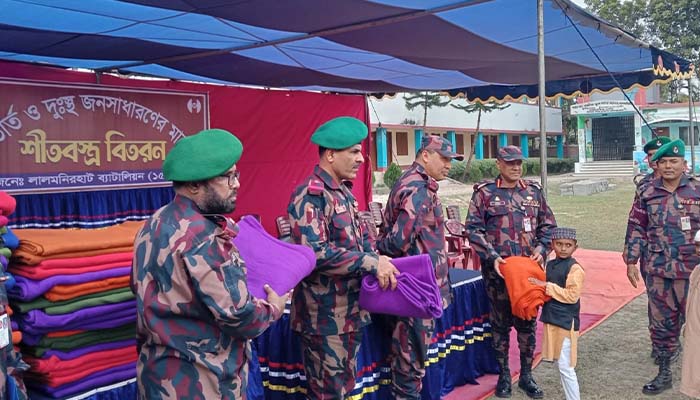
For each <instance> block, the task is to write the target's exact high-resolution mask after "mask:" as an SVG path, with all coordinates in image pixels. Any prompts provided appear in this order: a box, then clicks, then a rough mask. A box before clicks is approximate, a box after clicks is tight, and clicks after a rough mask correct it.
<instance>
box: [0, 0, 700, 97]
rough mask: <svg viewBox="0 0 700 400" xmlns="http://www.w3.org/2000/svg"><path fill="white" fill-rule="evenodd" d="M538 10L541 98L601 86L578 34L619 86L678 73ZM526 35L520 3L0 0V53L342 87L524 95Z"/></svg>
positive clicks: (606, 31) (665, 62) (579, 23)
mask: <svg viewBox="0 0 700 400" xmlns="http://www.w3.org/2000/svg"><path fill="white" fill-rule="evenodd" d="M544 18H545V53H546V54H545V55H546V71H547V72H546V79H547V81H548V86H549V87H548V95H550V96H551V95H554V94H559V93H562V94H565V95H571V94H575V93H589V92H590V91H592V90H595V89H598V90H610V89H612V88H614V87H615V83H614V81H613V80H612V79H610V77H609V76H608V74H607V72H606V71H605V68H603V66H602V65H600V63H599V62H598V60H597V59H596V58H595V57H594V56H593V54H592V53H591V50H590V49H589V47H588V45H587V44H586V43H585V42H584V40H583V39H582V38H581V37H580V36H579V33H578V31H580V32H581V33H582V34H583V35H584V36H585V38H586V40H587V41H588V42H589V43H590V45H591V46H592V47H593V49H594V50H595V51H596V52H597V53H598V55H599V56H600V58H601V59H602V60H603V62H604V63H605V64H606V66H607V67H608V69H609V70H610V71H611V72H612V73H614V74H615V76H616V77H617V79H618V80H619V81H620V82H621V83H623V86H625V85H628V86H627V87H629V86H631V85H633V84H644V85H646V84H649V83H651V82H653V81H654V80H659V79H668V78H678V77H687V76H688V75H689V72H691V71H692V68H693V67H692V65H691V64H690V63H689V62H688V61H687V60H684V59H682V58H679V57H676V56H674V55H673V54H669V53H666V52H663V51H661V50H659V49H656V48H654V47H653V46H650V45H648V44H646V43H644V42H642V41H640V40H639V39H637V38H635V37H634V36H632V35H630V34H629V33H626V32H624V31H622V30H621V29H619V28H616V27H614V26H612V25H610V24H608V23H606V22H605V21H602V20H600V19H599V18H597V17H595V16H592V15H590V14H588V13H587V12H586V11H584V10H582V9H581V8H579V7H577V6H576V5H574V4H573V3H571V2H570V0H545V16H544ZM572 21H573V23H574V24H576V28H577V29H575V27H574V26H573V25H572ZM536 33H537V25H536V2H535V1H522V0H461V1H459V0H401V1H400V0H373V1H370V0H344V1H332V2H329V1H326V0H287V1H278V0H256V1H254V2H234V1H223V0H198V1H196V2H192V1H183V0H168V1H166V0H122V1H118V0H96V1H80V0H31V1H27V0H0V59H1V60H9V61H18V62H30V63H43V64H50V65H56V66H60V67H70V68H88V69H93V70H98V71H103V72H112V71H118V72H120V73H123V74H141V75H152V76H158V77H164V78H171V79H186V80H195V81H201V82H214V83H224V84H234V85H242V84H246V85H256V86H265V87H278V88H289V89H312V90H323V91H332V92H344V93H357V92H360V93H393V92H405V91H418V90H443V91H447V92H449V93H450V94H453V95H454V94H465V95H466V96H467V97H468V98H470V99H475V98H480V99H488V98H491V97H495V98H498V99H503V98H506V97H511V98H517V97H520V96H528V97H534V96H535V95H536V87H537V79H538V77H537V34H536ZM533 90H534V92H533Z"/></svg>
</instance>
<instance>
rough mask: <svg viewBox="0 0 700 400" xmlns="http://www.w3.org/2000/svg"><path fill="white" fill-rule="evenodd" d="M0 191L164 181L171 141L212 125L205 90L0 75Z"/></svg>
mask: <svg viewBox="0 0 700 400" xmlns="http://www.w3.org/2000/svg"><path fill="white" fill-rule="evenodd" d="M0 93H2V96H0V149H1V150H0V190H3V191H6V192H9V193H37V192H57V191H59V192H67V191H78V190H83V189H108V188H128V187H138V186H163V185H166V184H169V182H167V181H165V180H163V175H162V172H161V166H162V163H163V160H164V159H165V155H166V154H167V152H168V151H169V150H170V149H171V148H172V146H173V145H174V144H175V143H176V142H177V141H178V140H180V139H181V138H183V137H185V136H186V135H190V134H193V133H196V132H198V131H200V130H202V129H206V128H207V127H208V126H209V98H208V94H207V93H197V92H183V91H164V90H150V89H132V88H120V87H107V86H98V85H95V86H91V85H74V84H55V83H43V82H34V81H21V80H0Z"/></svg>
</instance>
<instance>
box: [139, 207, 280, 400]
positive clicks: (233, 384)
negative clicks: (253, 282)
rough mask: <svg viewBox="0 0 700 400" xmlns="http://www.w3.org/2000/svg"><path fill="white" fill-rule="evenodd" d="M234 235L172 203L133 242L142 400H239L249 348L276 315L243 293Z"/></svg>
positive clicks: (215, 220)
mask: <svg viewBox="0 0 700 400" xmlns="http://www.w3.org/2000/svg"><path fill="white" fill-rule="evenodd" d="M234 230H235V227H233V226H232V225H228V222H227V220H226V219H225V218H224V217H221V216H210V217H209V218H207V217H205V216H204V215H202V214H201V213H200V212H199V209H198V208H197V206H196V205H195V203H194V202H193V201H191V200H190V199H188V198H186V197H183V196H180V195H176V196H175V199H174V200H173V201H172V202H171V203H170V204H168V205H166V206H164V207H163V208H161V209H160V210H158V211H157V212H156V213H155V214H154V215H153V216H152V217H151V219H150V220H148V221H147V222H146V224H145V225H144V227H143V228H142V229H141V231H140V232H139V233H138V234H137V236H136V241H135V243H134V262H133V269H132V273H131V281H132V290H133V291H134V293H135V294H136V300H137V311H138V324H137V340H138V347H139V352H140V354H139V358H138V364H137V375H138V381H139V391H140V393H141V397H142V398H146V399H149V400H152V399H163V398H187V399H207V400H208V399H240V398H242V397H243V396H244V395H245V393H246V384H247V371H248V369H247V368H248V360H249V358H250V343H249V340H248V339H251V338H254V337H256V336H258V335H260V334H261V333H262V332H263V331H264V330H265V329H267V327H268V326H269V325H270V323H271V322H272V321H274V320H276V319H278V318H279V317H280V316H281V311H282V310H278V309H277V308H276V307H274V306H273V305H271V304H269V303H268V302H267V301H266V300H262V299H256V298H254V297H252V296H251V295H250V294H249V293H248V289H247V286H246V269H245V263H244V262H243V260H242V259H241V258H240V257H239V255H238V250H237V249H236V248H235V246H234V245H233V243H232V242H231V239H232V237H233V236H235V233H234Z"/></svg>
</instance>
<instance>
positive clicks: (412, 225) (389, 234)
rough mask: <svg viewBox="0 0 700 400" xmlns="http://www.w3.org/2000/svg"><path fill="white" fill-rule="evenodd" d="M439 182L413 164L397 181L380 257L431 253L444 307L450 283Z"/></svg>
mask: <svg viewBox="0 0 700 400" xmlns="http://www.w3.org/2000/svg"><path fill="white" fill-rule="evenodd" d="M437 190H438V183H437V182H436V181H435V179H433V178H431V177H430V176H428V174H427V173H426V172H425V168H423V166H421V165H420V164H418V163H415V162H414V163H413V165H412V166H411V168H409V169H407V170H406V171H405V172H404V173H403V175H401V177H400V178H399V180H398V181H396V184H394V187H393V188H392V189H391V193H390V194H389V200H388V201H387V205H386V209H385V210H384V221H386V223H385V224H384V228H383V229H382V232H381V233H380V235H379V238H378V239H377V248H378V249H379V252H380V253H381V254H385V255H387V256H390V257H404V256H412V255H417V254H423V253H426V254H429V255H430V259H431V260H432V262H433V266H434V267H435V277H436V278H437V282H438V286H439V287H440V294H441V295H442V298H443V303H444V305H445V306H447V304H449V302H450V282H449V277H448V273H447V254H446V252H445V225H444V222H445V218H444V216H443V213H442V203H440V199H439V198H438V196H437Z"/></svg>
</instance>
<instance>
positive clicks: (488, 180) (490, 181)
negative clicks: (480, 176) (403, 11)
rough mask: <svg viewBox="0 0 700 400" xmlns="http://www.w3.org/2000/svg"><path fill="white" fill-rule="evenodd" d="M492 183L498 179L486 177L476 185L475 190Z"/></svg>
mask: <svg viewBox="0 0 700 400" xmlns="http://www.w3.org/2000/svg"><path fill="white" fill-rule="evenodd" d="M492 183H496V181H494V180H493V179H484V180H483V181H481V182H479V183H477V184H475V185H474V191H475V192H478V191H479V190H481V189H483V188H485V187H486V186H488V185H490V184H492Z"/></svg>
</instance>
